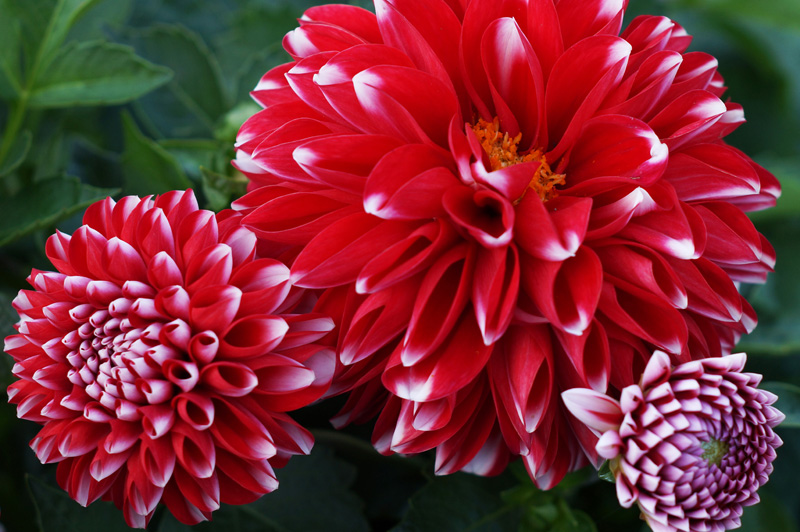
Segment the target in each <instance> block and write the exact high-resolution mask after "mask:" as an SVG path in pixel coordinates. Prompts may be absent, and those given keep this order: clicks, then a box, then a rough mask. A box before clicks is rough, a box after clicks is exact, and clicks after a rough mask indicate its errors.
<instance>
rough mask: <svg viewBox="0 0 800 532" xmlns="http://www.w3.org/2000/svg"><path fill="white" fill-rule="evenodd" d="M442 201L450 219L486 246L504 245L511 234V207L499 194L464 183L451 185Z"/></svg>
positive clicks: (512, 229) (512, 228)
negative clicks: (475, 188)
mask: <svg viewBox="0 0 800 532" xmlns="http://www.w3.org/2000/svg"><path fill="white" fill-rule="evenodd" d="M442 205H443V206H444V210H445V211H447V214H449V215H450V218H452V220H453V222H455V223H456V224H458V225H459V226H461V227H462V228H463V229H466V231H467V232H468V233H469V234H470V235H472V237H473V238H475V240H477V241H478V242H479V243H480V244H482V245H483V246H485V247H487V248H497V247H503V246H506V245H508V243H509V242H511V239H512V238H513V235H514V218H515V216H514V214H515V213H514V207H513V206H512V204H511V203H510V202H509V201H508V200H507V199H506V198H504V197H503V196H501V195H500V194H498V193H496V192H494V191H492V190H488V189H479V190H477V191H472V190H470V189H468V188H466V187H451V188H449V189H448V190H447V191H446V192H445V193H444V196H443V197H442Z"/></svg>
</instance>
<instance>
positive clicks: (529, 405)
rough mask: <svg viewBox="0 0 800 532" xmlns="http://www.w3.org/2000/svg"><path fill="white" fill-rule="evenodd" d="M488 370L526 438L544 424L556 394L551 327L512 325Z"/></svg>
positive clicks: (494, 390) (494, 388) (499, 396)
mask: <svg viewBox="0 0 800 532" xmlns="http://www.w3.org/2000/svg"><path fill="white" fill-rule="evenodd" d="M488 369H489V379H490V382H491V385H492V393H493V394H494V395H495V397H497V399H499V401H500V402H501V404H502V406H503V407H504V409H505V412H506V413H507V415H508V416H509V420H510V421H511V422H512V424H513V425H514V428H515V431H516V432H517V435H518V437H519V438H525V437H526V434H525V433H529V434H530V433H533V432H534V431H535V430H537V429H538V428H539V426H540V425H541V423H542V421H543V419H544V416H545V414H546V413H547V410H548V408H549V405H550V398H551V397H552V391H553V353H552V347H551V342H550V338H549V334H548V331H547V328H546V327H544V326H526V327H519V326H512V327H510V328H509V330H508V331H507V333H506V335H504V337H503V340H502V341H501V342H500V343H499V344H498V347H497V350H496V352H495V353H494V355H493V356H492V358H491V361H490V364H489V368H488ZM498 406H499V405H498Z"/></svg>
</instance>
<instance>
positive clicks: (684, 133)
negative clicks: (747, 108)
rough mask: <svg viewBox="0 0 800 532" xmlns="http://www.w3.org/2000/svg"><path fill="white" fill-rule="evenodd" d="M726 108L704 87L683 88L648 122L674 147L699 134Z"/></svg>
mask: <svg viewBox="0 0 800 532" xmlns="http://www.w3.org/2000/svg"><path fill="white" fill-rule="evenodd" d="M726 111H727V108H726V107H725V104H724V103H722V101H721V100H720V99H719V98H717V97H716V96H714V95H713V94H711V93H710V92H708V91H704V90H693V91H689V92H686V93H684V94H682V95H681V96H679V97H678V98H677V99H675V100H673V101H672V102H671V103H670V104H669V105H667V106H666V107H664V108H663V109H662V110H661V111H660V112H659V113H658V114H657V115H656V116H654V117H653V118H652V119H651V120H650V121H649V122H648V123H649V124H650V127H651V128H653V131H655V132H656V135H658V137H659V138H660V139H661V140H662V142H664V144H666V145H667V146H669V149H670V151H675V150H677V149H678V148H680V147H681V146H683V145H685V144H686V143H688V142H690V141H692V140H693V139H695V138H697V137H698V136H700V135H701V134H702V133H703V132H704V131H706V130H707V129H709V128H710V127H711V126H712V125H714V123H715V122H716V121H718V120H719V119H720V118H721V117H722V115H723V114H724V113H725V112H726Z"/></svg>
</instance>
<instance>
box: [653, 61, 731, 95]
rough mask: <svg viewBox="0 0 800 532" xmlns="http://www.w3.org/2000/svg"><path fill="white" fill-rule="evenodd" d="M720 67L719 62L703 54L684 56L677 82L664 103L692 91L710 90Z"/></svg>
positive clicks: (673, 84)
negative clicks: (710, 85)
mask: <svg viewBox="0 0 800 532" xmlns="http://www.w3.org/2000/svg"><path fill="white" fill-rule="evenodd" d="M718 66H719V63H718V61H717V60H716V59H715V58H714V57H713V56H711V55H709V54H706V53H703V52H689V53H686V54H683V61H682V62H681V66H680V68H679V69H678V73H677V75H676V76H675V81H673V83H672V86H671V87H670V89H669V91H667V94H666V95H665V96H664V100H663V101H664V102H671V101H673V100H675V99H676V98H677V97H678V96H680V95H681V94H685V93H687V92H689V91H692V90H698V89H708V88H709V87H708V86H709V84H710V83H711V80H712V79H713V77H714V74H715V73H716V71H717V67H718Z"/></svg>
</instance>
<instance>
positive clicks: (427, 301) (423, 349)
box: [401, 245, 482, 366]
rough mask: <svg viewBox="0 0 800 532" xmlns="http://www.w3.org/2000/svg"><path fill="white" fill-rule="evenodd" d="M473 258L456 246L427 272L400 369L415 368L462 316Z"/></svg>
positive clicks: (409, 325)
mask: <svg viewBox="0 0 800 532" xmlns="http://www.w3.org/2000/svg"><path fill="white" fill-rule="evenodd" d="M472 255H473V253H471V252H470V251H469V249H468V248H467V246H465V245H459V246H456V247H453V248H451V249H450V250H449V251H447V252H446V253H444V254H443V255H442V256H441V257H440V258H439V259H438V260H437V261H436V262H435V263H434V264H433V265H432V266H431V267H430V268H429V269H428V272H427V273H426V274H425V277H424V279H423V280H422V283H421V284H420V287H419V289H418V291H417V299H416V301H415V303H414V310H413V312H412V315H411V319H410V320H409V323H408V330H407V332H406V336H405V339H404V341H403V347H402V354H401V359H402V361H403V365H406V366H410V365H412V364H415V363H417V362H418V361H419V360H420V359H422V358H423V357H425V356H426V355H428V354H429V353H431V352H432V351H433V350H435V349H436V348H437V347H438V346H439V345H440V344H441V343H442V342H443V341H444V339H445V337H446V336H447V335H449V334H450V331H451V330H452V329H453V327H454V326H455V323H456V321H457V320H458V319H459V317H460V316H461V315H462V313H463V311H464V307H465V306H466V304H467V298H468V297H469V288H470V285H471V284H472V283H471V281H472V272H473V268H474V265H473V262H474V259H473V257H472ZM481 343H482V342H481Z"/></svg>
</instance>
